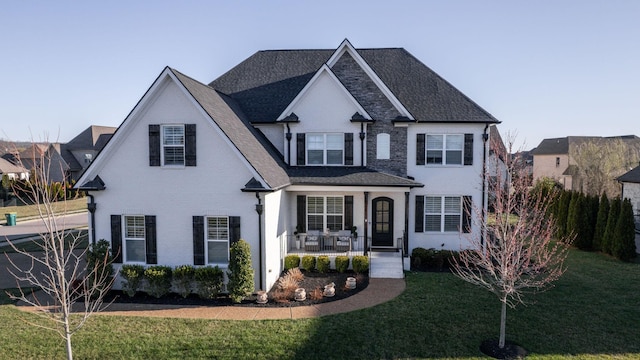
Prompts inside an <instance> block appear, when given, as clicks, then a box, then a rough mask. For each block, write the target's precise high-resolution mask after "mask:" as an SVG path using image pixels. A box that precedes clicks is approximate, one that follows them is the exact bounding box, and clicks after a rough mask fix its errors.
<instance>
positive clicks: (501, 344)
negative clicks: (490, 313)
mask: <svg viewBox="0 0 640 360" xmlns="http://www.w3.org/2000/svg"><path fill="white" fill-rule="evenodd" d="M506 330H507V303H506V301H502V313H501V314H500V340H498V347H499V348H500V349H502V348H504V342H505V336H506Z"/></svg>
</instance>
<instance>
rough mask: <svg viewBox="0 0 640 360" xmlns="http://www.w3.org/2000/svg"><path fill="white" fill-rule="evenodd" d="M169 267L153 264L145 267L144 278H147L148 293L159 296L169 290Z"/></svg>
mask: <svg viewBox="0 0 640 360" xmlns="http://www.w3.org/2000/svg"><path fill="white" fill-rule="evenodd" d="M171 275H172V271H171V267H169V266H163V265H154V266H150V267H148V268H146V269H145V271H144V278H145V279H146V280H147V285H148V288H147V292H148V293H149V295H151V296H153V297H156V298H161V297H163V296H165V295H167V294H168V293H169V291H171Z"/></svg>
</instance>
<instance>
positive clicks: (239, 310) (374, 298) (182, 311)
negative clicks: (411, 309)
mask: <svg viewBox="0 0 640 360" xmlns="http://www.w3.org/2000/svg"><path fill="white" fill-rule="evenodd" d="M404 289H405V281H404V279H369V286H367V288H365V289H363V290H362V291H360V292H358V293H357V294H355V295H352V296H350V297H348V298H346V299H342V300H336V301H332V302H328V303H322V304H317V305H309V306H291V307H258V306H255V307H254V306H200V305H154V304H152V305H149V304H124V303H113V304H111V305H109V307H108V308H107V309H106V310H104V311H102V312H100V313H98V314H100V315H117V316H143V317H163V318H190V319H216V320H269V319H271V320H273V319H303V318H313V317H319V316H325V315H332V314H340V313H345V312H350V311H355V310H359V309H364V308H369V307H372V306H375V305H378V304H382V303H384V302H387V301H389V300H392V299H394V298H395V297H397V296H398V295H400V294H401V293H402V292H403V291H404ZM36 296H38V294H37V293H36ZM17 305H18V307H19V308H20V309H21V310H24V311H35V308H34V307H31V306H29V305H27V304H24V303H18V304H17Z"/></svg>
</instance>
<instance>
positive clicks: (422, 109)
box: [209, 48, 499, 123]
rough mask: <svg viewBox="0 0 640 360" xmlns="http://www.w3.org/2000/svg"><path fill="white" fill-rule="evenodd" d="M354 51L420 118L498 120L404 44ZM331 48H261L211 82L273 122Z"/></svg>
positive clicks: (253, 115)
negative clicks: (414, 55) (418, 58)
mask: <svg viewBox="0 0 640 360" xmlns="http://www.w3.org/2000/svg"><path fill="white" fill-rule="evenodd" d="M356 51H357V52H358V53H359V54H360V56H362V58H363V59H364V60H365V61H366V62H367V64H368V65H369V66H370V67H371V68H372V70H373V71H374V72H375V73H376V74H377V75H378V77H380V79H381V80H382V81H383V82H384V83H385V85H386V86H387V87H388V88H389V89H390V90H391V92H393V94H394V95H395V96H396V97H397V98H398V100H400V102H401V103H402V104H403V106H405V107H406V108H407V110H408V111H409V112H410V113H411V114H412V115H413V117H414V118H415V119H416V120H418V121H424V122H492V123H497V122H499V121H498V120H496V119H495V118H494V117H493V116H491V114H489V113H488V112H487V111H485V110H484V109H482V108H481V107H480V106H478V105H477V104H476V103H474V102H473V101H472V100H470V99H469V98H468V97H466V96H465V95H464V94H462V93H461V92H460V91H459V90H457V89H456V88H455V87H453V86H452V85H451V84H449V83H448V82H447V81H445V80H444V79H443V78H442V77H440V76H439V75H438V74H436V73H435V72H434V71H433V70H431V69H429V68H428V67H427V66H425V65H424V64H423V63H421V62H420V61H419V60H417V59H416V58H415V57H413V56H412V55H411V54H410V53H409V52H407V51H406V50H404V49H401V48H390V49H359V50H356ZM333 52H334V50H270V51H259V52H257V53H255V54H254V55H252V56H250V57H249V58H248V59H246V60H245V61H243V62H241V63H240V64H238V65H237V66H236V67H234V68H233V69H231V70H229V71H228V72H227V73H225V74H223V75H222V76H220V77H219V78H217V79H216V80H214V81H212V82H211V83H210V84H209V85H210V86H211V87H213V88H215V89H217V90H219V91H221V92H223V93H225V94H227V95H229V96H230V97H231V98H233V99H234V100H235V101H236V102H237V103H238V104H239V105H240V106H241V107H242V109H243V110H244V112H245V114H246V115H247V117H248V119H249V120H250V121H251V122H272V121H275V120H276V118H277V117H278V116H279V115H280V114H281V113H282V111H284V109H285V108H286V107H287V105H289V104H290V103H291V101H292V100H293V99H294V98H295V96H296V95H297V94H298V93H299V92H300V90H302V88H303V87H304V86H305V85H306V83H307V82H308V81H309V80H310V79H311V77H312V76H313V75H314V74H315V72H316V71H317V70H318V69H319V68H320V67H321V66H322V65H323V64H324V63H325V62H326V61H327V60H328V59H329V57H330V56H331V55H332V54H333Z"/></svg>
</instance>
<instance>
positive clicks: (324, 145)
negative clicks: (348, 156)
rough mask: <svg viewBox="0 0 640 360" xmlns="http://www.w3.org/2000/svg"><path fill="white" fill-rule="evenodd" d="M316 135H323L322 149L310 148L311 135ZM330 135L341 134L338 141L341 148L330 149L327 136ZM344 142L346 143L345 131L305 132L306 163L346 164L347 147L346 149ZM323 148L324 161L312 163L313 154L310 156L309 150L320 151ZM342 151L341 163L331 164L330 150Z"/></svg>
mask: <svg viewBox="0 0 640 360" xmlns="http://www.w3.org/2000/svg"><path fill="white" fill-rule="evenodd" d="M314 136H322V149H309V140H310V138H311V137H314ZM328 136H339V137H340V141H339V142H337V144H338V146H339V149H338V148H336V149H333V148H332V149H329V148H328V141H327V137H328ZM344 143H345V136H344V133H339V132H328V133H307V134H305V142H304V153H305V156H306V164H305V165H307V166H344V165H345V149H344ZM319 150H322V163H321V164H311V163H310V159H311V156H309V151H319ZM338 150H339V151H340V153H341V155H340V163H338V164H329V163H328V162H327V161H328V157H329V156H328V151H338Z"/></svg>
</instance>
